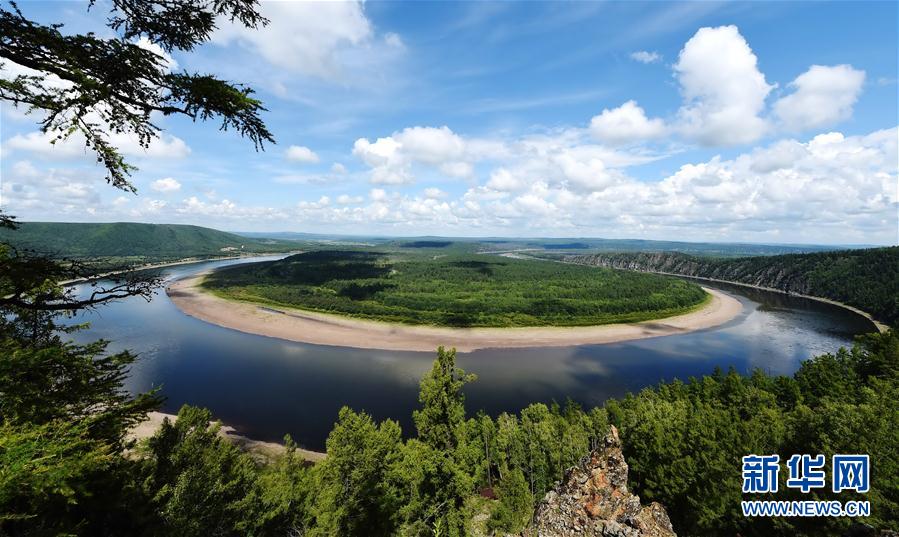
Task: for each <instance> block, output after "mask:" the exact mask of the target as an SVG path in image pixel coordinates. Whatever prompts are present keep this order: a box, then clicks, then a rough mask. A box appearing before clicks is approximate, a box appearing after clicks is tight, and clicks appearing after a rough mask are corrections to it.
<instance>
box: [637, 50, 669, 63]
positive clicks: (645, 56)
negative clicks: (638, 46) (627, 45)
mask: <svg viewBox="0 0 899 537" xmlns="http://www.w3.org/2000/svg"><path fill="white" fill-rule="evenodd" d="M631 59H632V60H634V61H638V62H640V63H657V62H660V61H662V55H661V54H659V53H658V52H655V51H652V52H650V51H647V50H638V51H636V52H631Z"/></svg>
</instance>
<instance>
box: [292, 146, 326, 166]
mask: <svg viewBox="0 0 899 537" xmlns="http://www.w3.org/2000/svg"><path fill="white" fill-rule="evenodd" d="M284 156H285V158H287V160H290V161H292V162H303V163H308V164H314V163H316V162H318V160H319V159H318V155H316V154H315V152H314V151H312V150H311V149H309V148H308V147H305V146H302V145H292V146H290V147H288V148H287V151H286V152H285V153H284Z"/></svg>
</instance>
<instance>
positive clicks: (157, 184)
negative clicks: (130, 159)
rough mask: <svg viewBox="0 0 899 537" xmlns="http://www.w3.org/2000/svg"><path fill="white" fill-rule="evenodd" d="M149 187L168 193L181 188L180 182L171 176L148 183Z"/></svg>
mask: <svg viewBox="0 0 899 537" xmlns="http://www.w3.org/2000/svg"><path fill="white" fill-rule="evenodd" d="M150 188H152V189H153V190H155V191H156V192H162V193H164V194H168V193H170V192H177V191H179V190H181V183H179V182H178V181H176V180H175V179H174V178H172V177H164V178H162V179H157V180H156V181H153V182H152V183H150Z"/></svg>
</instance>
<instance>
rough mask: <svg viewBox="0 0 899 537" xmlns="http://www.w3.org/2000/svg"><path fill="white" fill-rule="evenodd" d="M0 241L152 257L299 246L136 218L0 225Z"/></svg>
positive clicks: (65, 251)
mask: <svg viewBox="0 0 899 537" xmlns="http://www.w3.org/2000/svg"><path fill="white" fill-rule="evenodd" d="M0 242H5V243H8V244H11V245H13V246H15V247H16V248H19V249H27V250H33V251H35V252H37V253H40V254H43V255H49V256H53V257H69V258H97V257H100V258H109V257H114V258H142V259H147V260H161V259H177V258H186V257H197V256H213V255H227V254H236V253H240V252H243V253H262V252H288V251H291V250H295V249H296V248H297V244H298V243H297V242H296V241H282V240H274V239H259V238H250V237H241V236H239V235H235V234H233V233H227V232H224V231H219V230H216V229H211V228H206V227H201V226H192V225H183V224H142V223H131V222H111V223H97V224H95V223H68V222H21V223H19V226H18V229H16V230H9V229H0Z"/></svg>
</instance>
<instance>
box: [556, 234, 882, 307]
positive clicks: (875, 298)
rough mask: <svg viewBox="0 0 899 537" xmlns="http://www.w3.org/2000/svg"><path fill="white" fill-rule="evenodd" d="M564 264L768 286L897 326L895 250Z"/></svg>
mask: <svg viewBox="0 0 899 537" xmlns="http://www.w3.org/2000/svg"><path fill="white" fill-rule="evenodd" d="M564 259H565V260H567V261H570V262H573V263H582V264H586V265H594V266H603V267H613V268H620V269H628V270H638V271H658V272H668V273H673V274H683V275H685V276H696V277H701V278H714V279H719V280H726V281H732V282H738V283H745V284H750V285H758V286H761V287H770V288H774V289H779V290H781V291H786V292H788V293H800V294H804V295H811V296H817V297H822V298H829V299H831V300H836V301H838V302H843V303H845V304H849V305H850V306H854V307H856V308H859V309H860V310H862V311H865V312H867V313H869V314H871V315H873V316H874V318H875V319H878V320H880V321H883V322H885V323H887V324H894V323H896V322H897V321H899V246H892V247H889V248H871V249H866V250H840V251H835V252H818V253H808V254H789V255H778V256H770V257H749V258H741V259H719V258H706V257H696V256H690V255H686V254H680V253H674V252H664V253H650V252H643V253H633V252H630V253H613V254H595V255H577V256H566V257H565V258H564Z"/></svg>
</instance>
